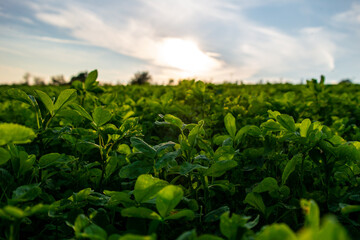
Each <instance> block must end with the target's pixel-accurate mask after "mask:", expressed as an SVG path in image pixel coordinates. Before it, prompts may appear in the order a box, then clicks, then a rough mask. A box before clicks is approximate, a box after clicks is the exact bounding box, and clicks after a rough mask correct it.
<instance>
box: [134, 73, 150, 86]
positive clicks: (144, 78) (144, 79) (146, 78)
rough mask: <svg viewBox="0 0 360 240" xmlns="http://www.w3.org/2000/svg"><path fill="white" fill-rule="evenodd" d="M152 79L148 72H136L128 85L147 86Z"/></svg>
mask: <svg viewBox="0 0 360 240" xmlns="http://www.w3.org/2000/svg"><path fill="white" fill-rule="evenodd" d="M151 79H152V77H151V75H150V74H149V72H147V71H144V72H137V73H135V74H134V77H133V78H131V81H130V84H131V85H144V84H148V83H149V82H150V81H151Z"/></svg>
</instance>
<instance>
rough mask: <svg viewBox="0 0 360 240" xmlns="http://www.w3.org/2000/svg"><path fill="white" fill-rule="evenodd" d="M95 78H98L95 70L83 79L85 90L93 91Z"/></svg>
mask: <svg viewBox="0 0 360 240" xmlns="http://www.w3.org/2000/svg"><path fill="white" fill-rule="evenodd" d="M97 78H98V71H97V70H94V71H91V72H90V73H89V74H88V75H87V77H86V79H85V83H84V85H85V90H87V91H91V90H92V89H93V85H94V83H96V79H97ZM95 85H97V84H95Z"/></svg>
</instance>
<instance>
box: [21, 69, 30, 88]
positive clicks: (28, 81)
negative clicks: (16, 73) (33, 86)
mask: <svg viewBox="0 0 360 240" xmlns="http://www.w3.org/2000/svg"><path fill="white" fill-rule="evenodd" d="M30 78H31V74H30V73H28V72H27V73H25V74H24V76H23V80H24V82H23V83H22V84H23V85H29V83H30Z"/></svg>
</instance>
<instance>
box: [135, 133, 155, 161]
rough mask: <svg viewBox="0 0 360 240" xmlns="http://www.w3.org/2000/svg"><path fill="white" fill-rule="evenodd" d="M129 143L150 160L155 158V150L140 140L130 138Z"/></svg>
mask: <svg viewBox="0 0 360 240" xmlns="http://www.w3.org/2000/svg"><path fill="white" fill-rule="evenodd" d="M130 142H131V144H132V145H133V146H134V147H135V148H136V149H137V150H139V151H140V152H142V153H144V154H146V155H148V156H149V157H150V158H154V157H155V155H156V150H155V149H154V148H153V147H151V146H150V145H149V144H147V143H146V142H144V141H143V140H141V139H140V138H137V137H131V138H130Z"/></svg>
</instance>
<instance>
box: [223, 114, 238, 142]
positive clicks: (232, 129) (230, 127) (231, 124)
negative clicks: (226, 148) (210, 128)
mask: <svg viewBox="0 0 360 240" xmlns="http://www.w3.org/2000/svg"><path fill="white" fill-rule="evenodd" d="M224 123H225V128H226V130H227V131H228V133H229V135H230V136H231V137H232V138H233V139H234V138H235V134H236V121H235V118H234V116H233V115H232V114H231V113H228V114H226V116H225V118H224Z"/></svg>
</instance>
